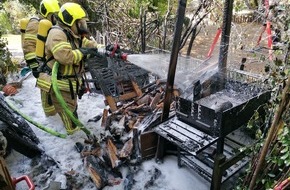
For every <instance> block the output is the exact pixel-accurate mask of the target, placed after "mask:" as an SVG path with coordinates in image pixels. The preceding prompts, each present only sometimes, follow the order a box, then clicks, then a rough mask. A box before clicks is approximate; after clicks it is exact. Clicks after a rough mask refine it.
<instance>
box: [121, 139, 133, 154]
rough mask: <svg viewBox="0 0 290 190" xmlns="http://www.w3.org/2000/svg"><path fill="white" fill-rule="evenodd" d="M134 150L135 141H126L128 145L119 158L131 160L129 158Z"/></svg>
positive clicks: (124, 147) (123, 148) (125, 145)
mask: <svg viewBox="0 0 290 190" xmlns="http://www.w3.org/2000/svg"><path fill="white" fill-rule="evenodd" d="M132 150H133V139H132V138H130V139H129V140H127V141H126V143H125V144H124V146H123V147H122V149H121V150H120V152H119V157H120V158H123V159H125V158H129V156H130V155H131V154H132Z"/></svg>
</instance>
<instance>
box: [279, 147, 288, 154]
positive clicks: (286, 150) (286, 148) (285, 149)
mask: <svg viewBox="0 0 290 190" xmlns="http://www.w3.org/2000/svg"><path fill="white" fill-rule="evenodd" d="M288 150H289V148H288V146H286V147H285V148H284V149H283V150H281V153H285V152H288Z"/></svg>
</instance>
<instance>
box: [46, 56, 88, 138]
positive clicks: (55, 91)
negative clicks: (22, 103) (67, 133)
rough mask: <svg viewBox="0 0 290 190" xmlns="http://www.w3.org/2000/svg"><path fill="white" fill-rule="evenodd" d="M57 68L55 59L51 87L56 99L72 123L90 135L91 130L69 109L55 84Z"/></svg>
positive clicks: (57, 64)
mask: <svg viewBox="0 0 290 190" xmlns="http://www.w3.org/2000/svg"><path fill="white" fill-rule="evenodd" d="M58 68H59V63H58V62H57V61H56V62H55V63H54V64H53V68H52V74H51V83H52V89H53V91H54V93H55V96H56V99H57V101H58V102H59V104H60V105H61V107H62V108H63V109H64V111H65V113H66V114H67V115H68V116H69V118H70V119H71V120H72V122H74V124H76V126H78V127H79V128H80V129H81V130H82V131H84V132H85V133H86V135H88V136H90V134H91V132H90V131H89V130H88V129H87V128H85V126H84V124H82V123H81V122H80V120H78V118H76V117H75V115H74V114H73V112H72V111H71V110H70V109H69V107H68V105H67V104H66V102H65V100H64V98H63V97H62V95H61V93H60V90H59V87H58V85H57V72H58Z"/></svg>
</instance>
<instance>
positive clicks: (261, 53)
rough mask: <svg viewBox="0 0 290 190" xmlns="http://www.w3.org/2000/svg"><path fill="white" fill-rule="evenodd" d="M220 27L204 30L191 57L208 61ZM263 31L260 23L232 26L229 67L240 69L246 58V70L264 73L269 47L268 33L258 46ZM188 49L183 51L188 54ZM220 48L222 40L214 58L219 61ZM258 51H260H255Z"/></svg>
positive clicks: (185, 48)
mask: <svg viewBox="0 0 290 190" xmlns="http://www.w3.org/2000/svg"><path fill="white" fill-rule="evenodd" d="M217 29H218V26H217V25H209V26H206V27H205V28H202V30H201V32H200V33H199V35H198V36H197V37H196V39H195V41H194V44H193V47H192V50H191V54H190V56H192V57H194V58H198V59H202V60H204V59H206V58H207V54H208V51H209V49H210V46H211V44H212V43H213V40H214V38H215V35H216V32H217ZM261 31H262V25H261V24H258V23H243V24H235V23H233V24H232V28H231V36H230V46H229V52H228V59H227V66H228V67H231V68H236V69H239V68H240V65H241V60H242V58H246V59H247V60H246V62H245V64H244V65H245V67H244V70H245V71H248V72H251V73H260V74H263V73H264V68H265V65H266V63H267V60H268V56H269V52H268V50H266V49H265V47H267V36H266V32H264V33H263V35H262V40H261V43H260V46H257V45H256V44H257V41H258V37H259V35H260V33H261ZM187 47H188V46H185V47H184V48H183V49H182V50H181V53H182V54H184V55H185V54H186V52H187ZM219 48H220V38H219V41H218V42H217V43H216V47H215V49H214V51H213V54H212V58H213V59H216V60H218V57H219ZM256 49H258V51H254V50H256Z"/></svg>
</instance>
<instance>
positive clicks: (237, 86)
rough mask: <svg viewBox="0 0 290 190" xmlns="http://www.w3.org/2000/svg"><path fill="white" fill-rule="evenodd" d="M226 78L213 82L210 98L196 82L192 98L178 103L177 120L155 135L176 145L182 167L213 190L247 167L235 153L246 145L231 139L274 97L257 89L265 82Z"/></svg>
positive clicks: (248, 77)
mask: <svg viewBox="0 0 290 190" xmlns="http://www.w3.org/2000/svg"><path fill="white" fill-rule="evenodd" d="M226 76H227V78H226V79H225V80H222V79H220V78H218V77H216V76H215V77H214V80H212V81H211V82H212V84H211V85H209V86H210V87H208V88H210V92H211V93H210V94H204V93H203V91H207V92H208V90H209V89H203V87H204V86H203V85H201V84H200V83H199V81H197V82H196V83H195V84H194V87H193V92H192V93H193V96H192V97H193V98H192V99H191V100H187V99H184V98H181V97H180V98H179V100H178V101H177V111H176V116H175V117H173V118H171V119H169V120H167V121H166V122H163V123H161V124H160V125H158V126H157V127H156V128H155V129H154V131H155V132H156V133H157V134H158V135H159V136H160V137H162V139H163V140H166V141H167V142H170V143H173V144H174V145H176V147H177V148H178V150H179V151H178V152H179V156H178V164H179V165H180V166H182V165H186V166H188V167H190V168H192V169H193V170H194V171H196V172H197V173H199V174H200V175H201V176H202V177H204V178H205V179H206V180H208V181H209V182H211V184H212V186H211V187H214V189H220V187H221V184H222V183H224V182H225V181H227V180H228V179H229V178H230V177H231V176H233V175H234V174H235V173H237V172H238V171H239V170H240V169H241V168H243V167H244V166H245V165H246V164H247V162H248V158H247V156H246V155H245V154H244V152H239V151H237V150H238V149H239V148H241V147H245V146H246V144H248V142H244V143H243V142H239V140H236V139H235V138H232V137H233V136H231V135H230V134H231V133H232V132H234V131H236V130H239V129H240V128H241V127H242V126H244V125H245V124H246V123H247V122H248V121H249V119H250V118H251V117H252V115H253V114H254V112H255V111H262V107H261V105H263V104H265V103H267V101H268V100H269V99H270V97H271V95H270V91H268V90H267V89H264V88H262V87H261V85H257V84H259V81H260V79H261V78H259V77H257V76H252V75H247V73H246V72H242V73H241V72H237V73H234V71H229V72H228V73H227V75H226ZM221 81H225V84H224V85H221V84H220V82H221ZM221 86H223V88H220V87H221ZM223 105H225V106H224V107H223ZM261 113H262V112H261ZM159 151H163V150H159ZM158 155H159V153H157V156H158Z"/></svg>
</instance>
